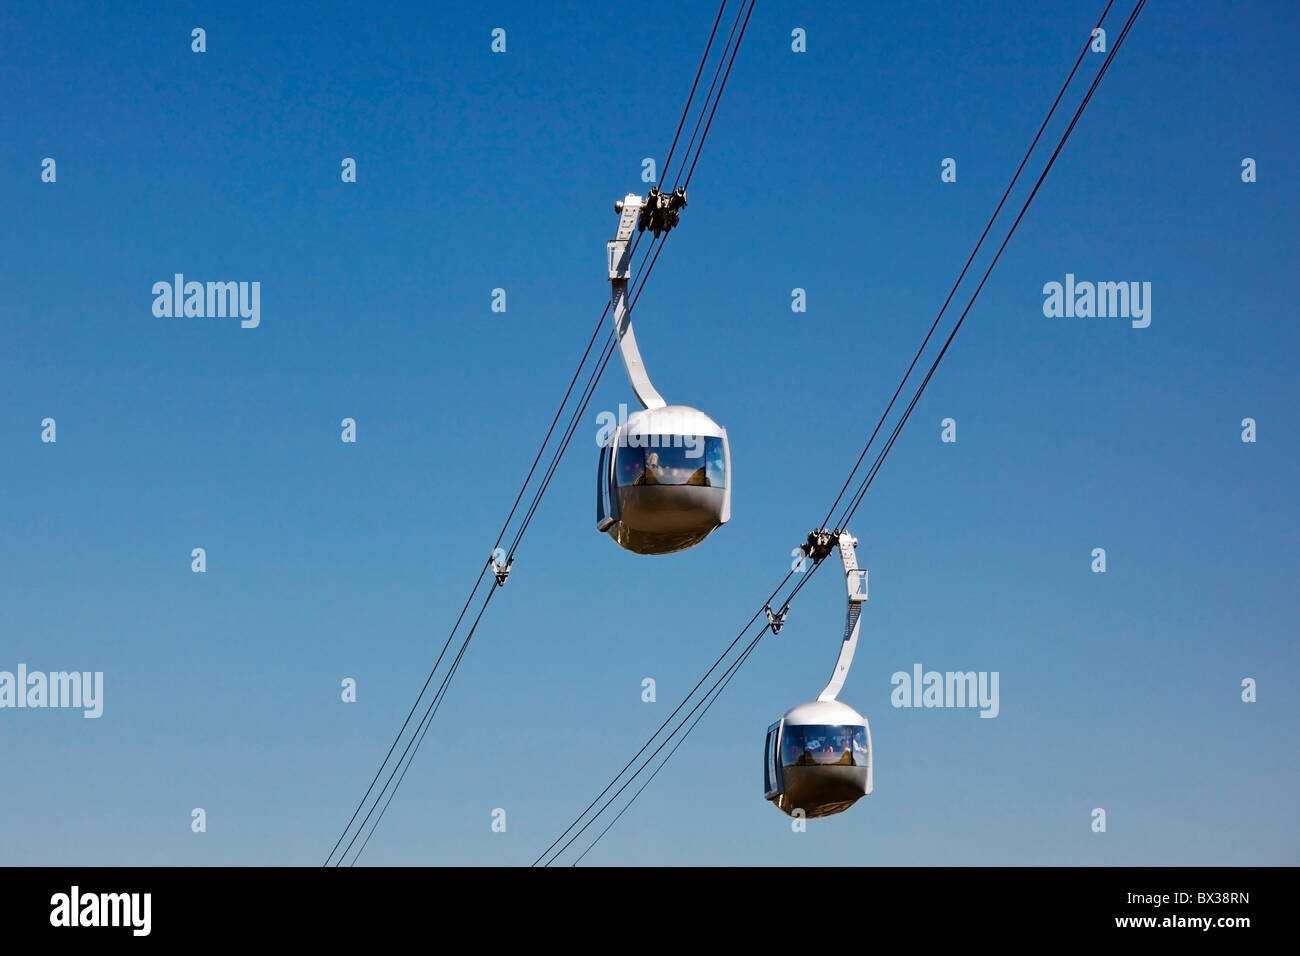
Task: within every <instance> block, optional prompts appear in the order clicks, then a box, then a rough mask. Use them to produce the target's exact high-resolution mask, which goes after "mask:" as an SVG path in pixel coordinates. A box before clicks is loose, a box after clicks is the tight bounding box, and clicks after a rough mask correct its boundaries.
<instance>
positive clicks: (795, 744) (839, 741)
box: [781, 724, 867, 767]
mask: <svg viewBox="0 0 1300 956" xmlns="http://www.w3.org/2000/svg"><path fill="white" fill-rule="evenodd" d="M781 763H782V764H783V765H784V766H786V767H809V766H814V765H820V766H838V767H865V766H866V765H867V729H866V728H865V727H854V726H852V725H848V726H845V725H827V724H815V725H813V724H810V725H802V726H800V725H796V726H791V725H790V724H786V725H785V730H784V733H783V735H782V738H781Z"/></svg>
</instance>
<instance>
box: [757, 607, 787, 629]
mask: <svg viewBox="0 0 1300 956" xmlns="http://www.w3.org/2000/svg"><path fill="white" fill-rule="evenodd" d="M763 610H764V611H765V612H766V613H767V626H768V627H770V628H771V629H772V633H773V634H780V633H781V628H783V627H785V619H786V616H787V615H789V613H790V605H789V604H785V605H784V606H783V607H782V608H781V610H780V611H779V612H778V611H773V610H772V605H770V604H768V605H767V606H765V607H764V608H763Z"/></svg>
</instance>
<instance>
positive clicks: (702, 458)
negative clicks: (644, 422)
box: [615, 435, 727, 488]
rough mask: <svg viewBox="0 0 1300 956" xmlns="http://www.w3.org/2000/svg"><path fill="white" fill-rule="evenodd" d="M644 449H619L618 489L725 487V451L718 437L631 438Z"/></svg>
mask: <svg viewBox="0 0 1300 956" xmlns="http://www.w3.org/2000/svg"><path fill="white" fill-rule="evenodd" d="M625 440H626V441H628V442H637V443H640V444H643V445H644V447H636V448H634V447H620V448H619V449H618V458H617V462H616V466H615V467H616V473H617V476H618V484H619V487H621V488H622V487H627V486H629V485H636V486H641V485H696V486H699V487H705V488H725V487H727V465H726V462H727V459H726V450H725V449H724V448H723V446H722V439H721V438H712V437H706V436H703V435H631V436H627V438H626V439H625Z"/></svg>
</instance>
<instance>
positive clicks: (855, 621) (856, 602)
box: [817, 531, 867, 700]
mask: <svg viewBox="0 0 1300 956" xmlns="http://www.w3.org/2000/svg"><path fill="white" fill-rule="evenodd" d="M838 544H839V549H840V559H841V560H842V561H843V562H844V586H845V588H846V590H847V592H848V599H849V609H848V617H847V619H846V620H845V622H844V640H843V641H842V642H841V643H840V656H839V658H838V659H837V660H836V661H835V670H834V672H832V674H831V679H830V682H829V683H828V684H827V685H826V689H825V690H823V691H822V692H821V693H820V694H818V695H817V699H818V700H834V699H835V697H836V695H838V694H839V692H840V690H841V689H842V688H843V687H844V678H846V677H848V676H849V665H851V664H852V663H853V652H854V651H855V650H857V647H858V628H859V626H860V625H861V623H862V620H861V619H862V604H863V602H864V601H866V599H867V570H866V568H859V567H858V556H857V552H856V551H855V550H854V549H855V548H856V547H857V541H855V540H854V538H853V535H851V534H849V533H848V532H847V531H841V532H840V534H839V541H838Z"/></svg>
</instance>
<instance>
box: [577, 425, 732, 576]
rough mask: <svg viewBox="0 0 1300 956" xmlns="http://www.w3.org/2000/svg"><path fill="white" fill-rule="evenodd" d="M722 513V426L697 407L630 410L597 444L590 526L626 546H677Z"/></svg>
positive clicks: (718, 521)
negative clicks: (593, 521)
mask: <svg viewBox="0 0 1300 956" xmlns="http://www.w3.org/2000/svg"><path fill="white" fill-rule="evenodd" d="M730 518H731V449H730V447H729V446H728V445H727V430H726V429H725V428H723V427H721V426H720V425H718V424H717V423H716V422H715V421H714V420H713V419H711V418H710V417H709V416H708V415H706V414H704V413H703V412H701V411H699V410H698V409H694V408H690V407H688V406H686V405H668V406H664V407H661V408H648V409H645V410H642V411H638V412H633V413H632V414H631V415H629V416H628V417H627V421H626V422H625V423H623V424H621V425H619V426H618V428H617V429H616V430H615V431H614V433H613V435H612V436H610V438H609V440H608V441H607V442H606V443H605V444H603V445H602V446H601V449H600V463H599V465H598V470H597V475H596V528H597V529H598V530H600V531H605V532H607V533H608V534H609V536H610V537H612V538H613V539H614V540H615V541H617V542H618V543H619V544H620V545H621V546H623V547H624V548H627V549H628V550H629V551H635V552H636V553H638V554H669V553H670V552H673V551H681V550H683V549H685V548H689V547H691V546H693V545H696V544H699V543H700V542H701V541H703V540H704V539H705V538H707V537H708V536H709V534H710V533H712V532H713V531H714V529H716V528H717V527H719V526H720V525H723V524H726V522H727V521H728V520H729V519H730Z"/></svg>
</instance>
